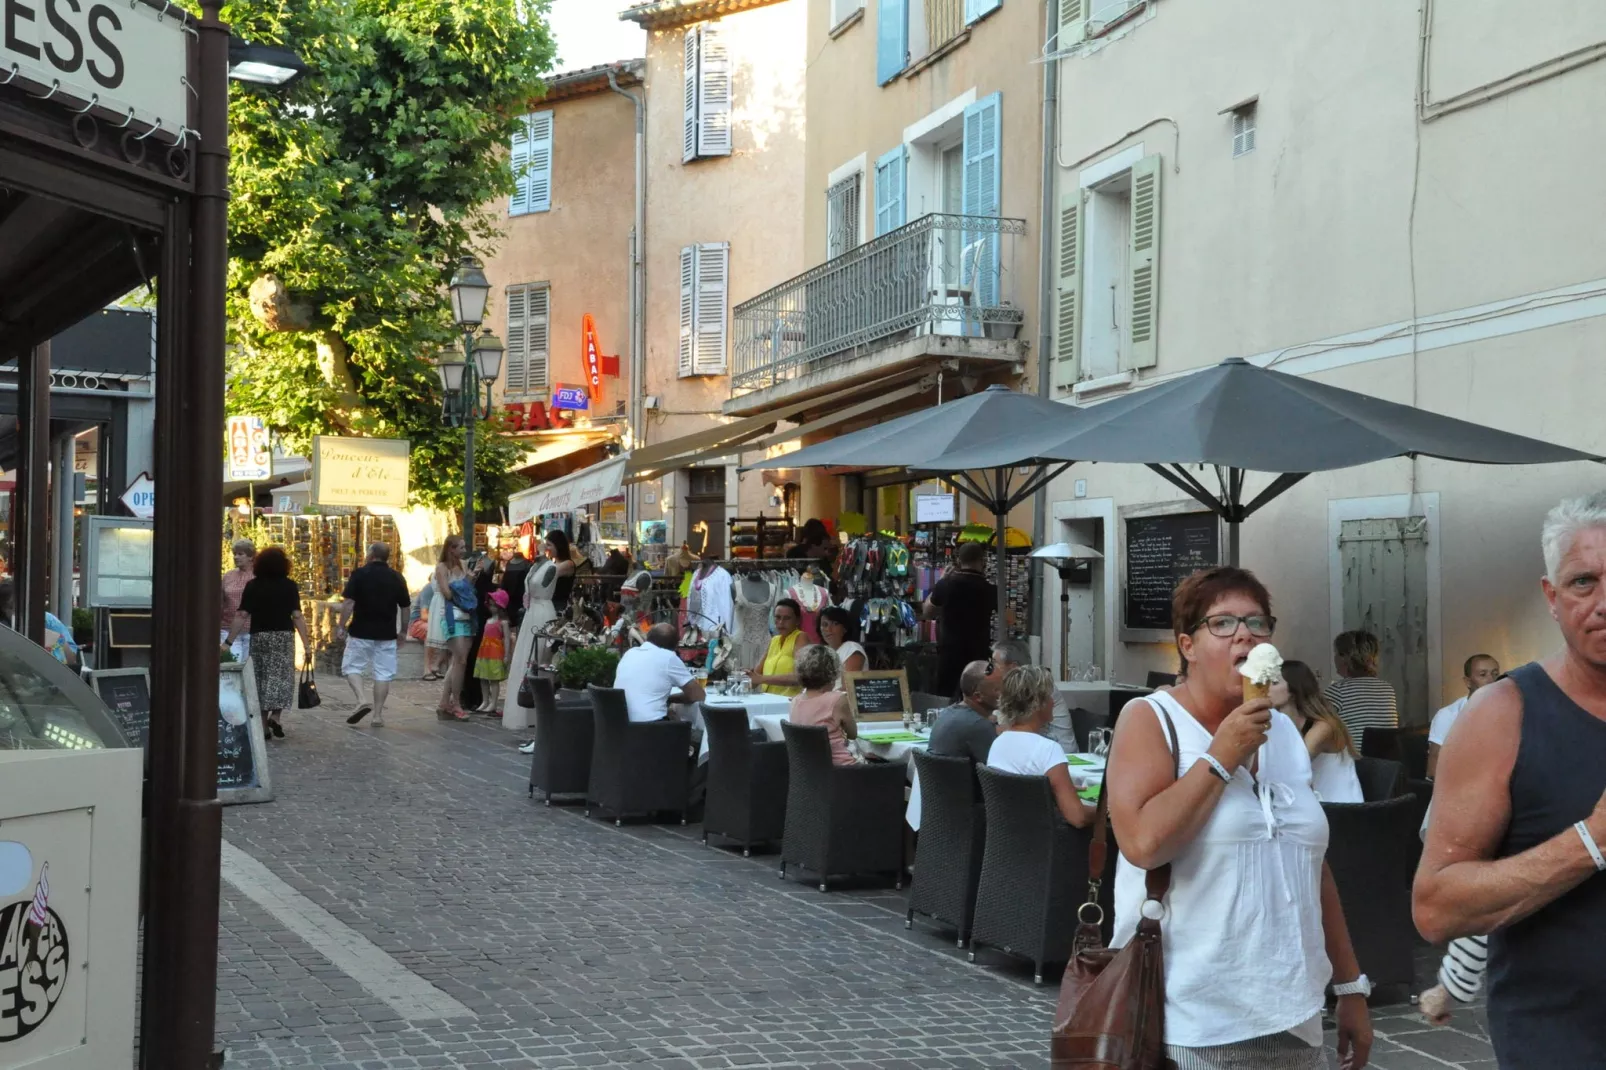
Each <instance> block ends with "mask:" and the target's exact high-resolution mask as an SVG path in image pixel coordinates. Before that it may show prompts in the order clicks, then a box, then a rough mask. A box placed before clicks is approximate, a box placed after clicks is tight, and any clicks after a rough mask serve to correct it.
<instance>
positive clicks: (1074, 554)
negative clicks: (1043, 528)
mask: <svg viewBox="0 0 1606 1070" xmlns="http://www.w3.org/2000/svg"><path fill="white" fill-rule="evenodd" d="M1032 557H1034V558H1036V559H1037V560H1038V561H1041V562H1042V563H1043V564H1045V565H1048V566H1049V567H1051V568H1053V569H1054V570H1055V571H1057V572H1058V573H1059V575H1060V679H1061V680H1068V679H1070V676H1069V673H1070V671H1071V580H1072V578H1073V571H1074V569H1075V568H1076V565H1077V562H1079V561H1100V560H1103V558H1104V555H1103V554H1101V553H1099V552H1098V551H1097V550H1095V549H1093V547H1091V546H1083V545H1081V544H1079V543H1069V542H1057V543H1054V544H1053V545H1052V546H1045V547H1043V548H1042V549H1041V550H1033V551H1032Z"/></svg>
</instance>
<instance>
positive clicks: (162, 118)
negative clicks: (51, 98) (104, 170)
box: [0, 0, 189, 138]
mask: <svg viewBox="0 0 1606 1070" xmlns="http://www.w3.org/2000/svg"><path fill="white" fill-rule="evenodd" d="M185 54H186V53H185V41H184V29H183V22H182V21H181V16H180V15H179V14H178V12H177V10H176V9H174V10H172V11H170V12H169V13H168V14H166V15H163V14H162V12H161V9H159V8H155V7H151V6H149V5H147V4H146V3H144V2H143V0H134V2H132V3H130V2H129V0H117V2H112V3H108V2H106V0H0V71H3V72H6V73H12V72H13V70H14V72H15V73H14V75H13V76H14V77H22V78H26V79H28V80H30V81H32V82H35V83H37V84H38V85H39V86H41V87H42V88H43V89H44V90H47V91H53V92H54V94H55V98H56V99H58V100H59V99H63V98H68V99H75V100H77V101H78V102H79V103H81V104H90V103H97V104H99V105H101V106H102V107H104V108H107V109H109V110H111V111H115V112H122V113H126V114H128V115H131V116H133V118H134V119H136V120H138V121H139V122H141V123H144V124H145V126H146V127H147V128H150V127H154V126H155V125H156V124H158V123H160V124H161V129H162V132H163V133H164V134H167V135H170V136H171V137H174V138H176V137H177V135H178V132H179V130H180V129H181V128H182V127H183V126H184V125H185V120H186V118H187V117H188V114H189V113H188V103H189V102H188V100H187V94H186V93H185V88H184V81H183V77H184V71H185ZM136 129H137V128H136ZM143 132H144V131H141V133H143Z"/></svg>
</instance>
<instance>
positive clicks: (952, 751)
mask: <svg viewBox="0 0 1606 1070" xmlns="http://www.w3.org/2000/svg"><path fill="white" fill-rule="evenodd" d="M998 679H1001V677H994V676H990V675H988V672H987V663H986V662H985V661H973V662H971V663H970V664H968V665H966V666H965V667H964V668H963V669H962V670H960V673H959V694H960V696H961V698H960V701H959V702H958V703H957V704H956V705H953V706H949V707H948V708H947V709H945V710H942V711H941V712H939V713H938V714H937V723H936V725H934V726H933V727H932V729H931V746H930V748H929V752H930V753H932V754H935V755H938V756H940V757H945V758H969V759H970V760H971V761H973V762H975V763H976V764H978V765H985V764H986V763H987V752H988V751H989V750H991V749H992V746H993V740H994V739H995V738H996V737H997V735H998V726H997V725H996V724H995V723H994V722H993V710H994V709H996V708H997V706H998V686H997V680H998Z"/></svg>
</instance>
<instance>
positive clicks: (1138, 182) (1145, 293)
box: [1126, 156, 1160, 368]
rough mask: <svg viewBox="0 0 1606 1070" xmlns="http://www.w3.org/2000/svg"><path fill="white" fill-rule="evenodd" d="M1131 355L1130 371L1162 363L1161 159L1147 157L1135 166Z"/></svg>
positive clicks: (1131, 258) (1130, 322) (1130, 257)
mask: <svg viewBox="0 0 1606 1070" xmlns="http://www.w3.org/2000/svg"><path fill="white" fill-rule="evenodd" d="M1128 263H1129V265H1130V267H1131V272H1132V276H1131V291H1132V293H1131V298H1132V300H1131V307H1130V309H1129V311H1130V315H1129V316H1128V318H1127V322H1128V323H1129V324H1130V325H1131V332H1132V334H1131V339H1130V342H1131V353H1130V356H1129V358H1128V360H1127V362H1126V366H1127V367H1128V368H1152V367H1154V366H1155V364H1156V363H1157V362H1158V361H1159V352H1158V348H1157V346H1156V336H1157V335H1158V334H1159V330H1160V157H1159V156H1145V157H1144V158H1143V159H1141V160H1139V161H1138V162H1137V163H1136V164H1134V165H1133V166H1132V245H1131V249H1130V252H1129V260H1128Z"/></svg>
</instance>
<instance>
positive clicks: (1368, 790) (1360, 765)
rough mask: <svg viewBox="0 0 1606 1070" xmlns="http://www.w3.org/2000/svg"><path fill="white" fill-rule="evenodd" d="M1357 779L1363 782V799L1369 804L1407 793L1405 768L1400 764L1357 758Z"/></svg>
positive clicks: (1382, 759) (1383, 760) (1378, 759)
mask: <svg viewBox="0 0 1606 1070" xmlns="http://www.w3.org/2000/svg"><path fill="white" fill-rule="evenodd" d="M1367 731H1368V732H1370V731H1371V729H1367ZM1355 777H1356V779H1358V780H1359V781H1360V782H1361V798H1363V799H1365V800H1366V801H1367V802H1383V801H1384V800H1386V799H1392V798H1394V797H1395V796H1396V795H1402V794H1404V793H1405V766H1403V765H1401V764H1400V763H1399V762H1393V761H1388V760H1386V759H1384V758H1357V759H1355Z"/></svg>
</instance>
